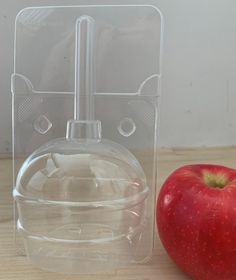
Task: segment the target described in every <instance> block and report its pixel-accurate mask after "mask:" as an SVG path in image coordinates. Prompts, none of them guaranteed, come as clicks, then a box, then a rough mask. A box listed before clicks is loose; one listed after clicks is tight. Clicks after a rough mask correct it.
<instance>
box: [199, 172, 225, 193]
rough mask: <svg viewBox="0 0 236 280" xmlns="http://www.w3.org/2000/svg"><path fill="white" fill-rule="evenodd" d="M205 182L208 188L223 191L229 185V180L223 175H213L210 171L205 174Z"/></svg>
mask: <svg viewBox="0 0 236 280" xmlns="http://www.w3.org/2000/svg"><path fill="white" fill-rule="evenodd" d="M203 180H204V182H205V184H206V185H207V186H209V187H212V188H219V189H223V188H224V187H225V186H226V185H227V184H228V178H227V177H226V176H225V175H224V174H222V173H220V174H213V173H211V172H208V171H207V172H204V173H203Z"/></svg>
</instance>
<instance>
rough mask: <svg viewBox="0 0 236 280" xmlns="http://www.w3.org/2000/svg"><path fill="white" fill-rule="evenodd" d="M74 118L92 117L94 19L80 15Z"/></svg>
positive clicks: (77, 33) (78, 21) (76, 47)
mask: <svg viewBox="0 0 236 280" xmlns="http://www.w3.org/2000/svg"><path fill="white" fill-rule="evenodd" d="M75 40H76V43H75V103H74V106H75V107H74V119H75V120H86V121H89V120H93V119H94V82H95V81H94V51H93V45H94V42H93V41H94V20H93V18H91V17H89V16H81V17H80V18H79V19H78V20H77V21H76V39H75Z"/></svg>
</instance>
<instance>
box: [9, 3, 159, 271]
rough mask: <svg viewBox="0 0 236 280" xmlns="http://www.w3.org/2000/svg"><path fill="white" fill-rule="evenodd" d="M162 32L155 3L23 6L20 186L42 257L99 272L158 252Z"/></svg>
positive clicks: (17, 119) (32, 253)
mask: <svg viewBox="0 0 236 280" xmlns="http://www.w3.org/2000/svg"><path fill="white" fill-rule="evenodd" d="M161 32H162V20H161V15H160V12H159V11H158V9H157V8H155V7H153V6H148V5H147V6H145V5H125V6H122V5H113V6H109V5H97V6H92V5H91V6H73V7H34V8H27V9H24V10H22V11H21V12H20V13H19V14H18V16H17V18H16V31H15V69H14V73H13V75H12V93H13V124H14V127H13V128H14V134H13V140H14V147H13V148H14V169H15V178H14V182H15V186H14V191H13V195H14V198H15V201H16V206H17V207H16V217H17V221H16V225H17V230H18V232H19V236H20V237H21V239H22V240H24V248H25V251H26V253H27V255H28V258H29V260H30V261H31V263H32V264H34V265H35V266H38V267H40V268H42V269H45V270H49V271H55V272H64V273H98V272H105V271H111V270H113V269H117V268H119V267H122V266H126V265H129V264H132V263H143V262H146V261H147V260H148V259H149V258H150V257H151V254H152V248H153V242H154V240H153V233H154V212H155V211H154V206H155V188H156V187H155V186H156V140H157V128H158V125H157V119H158V107H159V97H160V86H159V84H160V75H161V71H160V46H161ZM18 246H20V245H19V243H18Z"/></svg>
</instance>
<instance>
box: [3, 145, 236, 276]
mask: <svg viewBox="0 0 236 280" xmlns="http://www.w3.org/2000/svg"><path fill="white" fill-rule="evenodd" d="M195 163H215V164H222V165H227V166H230V167H235V166H236V148H211V149H198V150H192V149H188V150H161V151H160V152H159V163H158V168H159V178H158V185H159V186H160V185H161V184H162V183H163V181H164V180H165V178H166V177H167V176H168V174H170V172H172V171H173V170H174V169H176V168H178V167H180V166H182V165H185V164H195ZM11 176H12V174H11V160H9V159H1V160H0V279H1V280H8V279H9V280H10V279H11V280H28V279H29V280H54V279H57V280H69V279H81V280H83V279H86V280H92V279H93V280H95V279H96V280H100V279H103V280H108V279H109V280H118V279H120V280H125V279H126V280H154V279H155V280H157V279H160V280H180V279H181V280H184V279H185V280H187V279H189V278H188V277H186V276H185V275H184V274H183V273H182V272H181V271H180V270H179V269H178V268H177V267H176V266H175V265H174V263H173V262H172V261H171V260H170V259H169V257H168V256H167V255H166V253H165V251H164V249H163V248H162V246H161V244H160V242H159V240H158V238H157V241H156V246H155V250H154V255H153V258H152V260H151V261H150V262H149V263H148V264H145V265H133V266H129V267H127V268H124V269H120V270H118V271H116V272H115V273H114V274H113V275H110V274H109V275H85V276H84V275H62V274H57V273H49V272H43V271H40V270H39V269H37V268H33V267H32V266H31V265H30V264H29V263H28V262H27V259H26V257H24V256H19V255H18V256H17V254H16V250H15V247H14V241H13V218H12V216H13V214H12V213H13V210H12V205H13V202H12V197H11V192H12V182H11V180H12V179H11Z"/></svg>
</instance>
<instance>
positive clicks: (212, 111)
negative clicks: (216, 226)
mask: <svg viewBox="0 0 236 280" xmlns="http://www.w3.org/2000/svg"><path fill="white" fill-rule="evenodd" d="M87 2H88V1H87ZM90 2H91V1H90ZM107 2H108V3H109V1H107ZM124 2H125V1H124ZM156 2H157V4H158V6H159V7H160V9H161V10H162V11H163V14H164V17H165V40H164V59H163V62H164V63H163V90H162V94H163V95H162V96H163V97H162V112H161V134H160V141H159V145H160V146H165V147H195V146H221V145H235V144H236V110H234V107H236V55H235V53H236V2H235V0H225V1H220V0H198V1H195V0H179V1H177V0H172V1H167V0H157V1H156ZM63 3H65V1H62V0H61V1H57V0H48V1H45V0H20V1H19V0H9V1H1V9H0V38H1V39H0V153H7V152H8V151H9V150H10V149H11V109H10V108H11V93H10V75H11V73H12V71H13V36H14V18H15V16H16V14H17V12H18V11H19V10H20V9H22V8H23V7H26V6H37V5H56V4H63ZM66 3H67V4H76V3H78V2H77V1H76V0H74V1H69V0H68V1H66Z"/></svg>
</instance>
